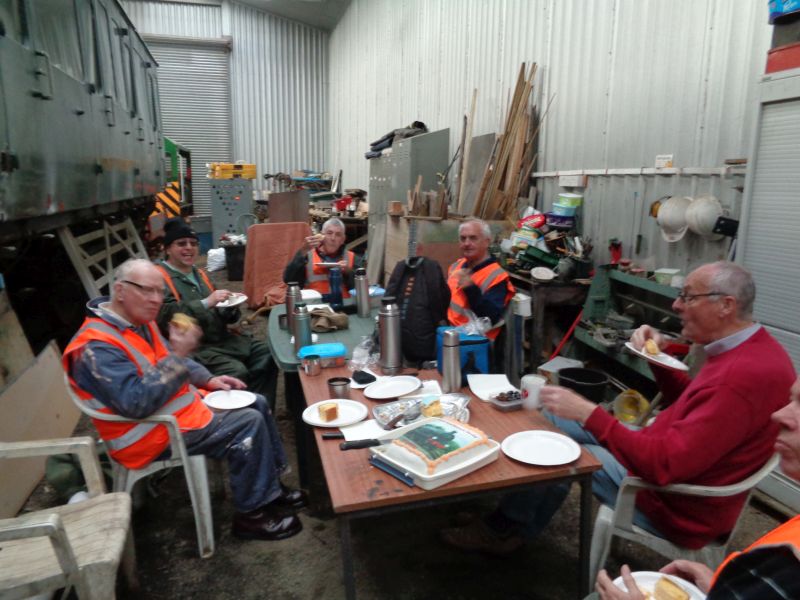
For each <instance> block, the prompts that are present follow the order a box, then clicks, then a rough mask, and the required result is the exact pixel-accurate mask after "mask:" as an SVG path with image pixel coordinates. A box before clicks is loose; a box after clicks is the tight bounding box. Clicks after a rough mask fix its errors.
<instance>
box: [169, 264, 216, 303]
mask: <svg viewBox="0 0 800 600" xmlns="http://www.w3.org/2000/svg"><path fill="white" fill-rule="evenodd" d="M153 266H154V267H155V268H156V269H158V270H159V271H161V276H162V277H163V278H164V283H166V284H167V287H168V288H169V289H170V291H171V292H172V296H173V297H174V298H175V300H177V301H178V302H180V300H181V295H180V294H179V293H178V289H177V288H176V287H175V284H174V283H173V282H172V276H171V275H170V274H169V271H168V270H167V269H166V268H165V267H163V266H162V265H153ZM197 272H198V273H200V277H201V278H202V280H203V283H205V284H206V287H207V288H208V289H209V290H210V291H212V292H213V291H214V290H215V289H216V288H215V287H214V284H212V283H211V280H210V279H209V278H208V275H206V272H205V271H204V270H203V269H197Z"/></svg>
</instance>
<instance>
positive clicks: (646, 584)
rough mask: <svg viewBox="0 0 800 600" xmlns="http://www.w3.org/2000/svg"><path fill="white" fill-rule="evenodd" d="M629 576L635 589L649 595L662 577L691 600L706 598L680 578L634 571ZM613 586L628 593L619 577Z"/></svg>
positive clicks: (653, 572)
mask: <svg viewBox="0 0 800 600" xmlns="http://www.w3.org/2000/svg"><path fill="white" fill-rule="evenodd" d="M631 576H632V577H633V580H634V581H635V582H636V587H638V588H639V589H640V590H641V591H643V592H648V593H650V594H652V593H653V590H654V589H655V587H656V583H657V582H658V580H659V579H661V578H662V577H666V578H667V579H669V580H670V581H672V582H673V583H674V584H675V585H679V586H681V588H683V591H685V592H686V593H687V594H689V598H691V600H704V599H705V597H706V595H705V594H704V593H703V592H701V591H700V590H699V589H697V588H696V587H695V586H694V584H692V583H690V582H688V581H686V580H685V579H681V578H680V577H675V576H674V575H664V573H656V572H655V571H635V572H633V573H631ZM614 585H615V586H617V587H618V588H619V589H621V590H624V591H626V592H627V591H628V588H626V587H625V583H624V582H623V581H622V576H621V575H620V576H619V577H617V578H616V579H615V580H614Z"/></svg>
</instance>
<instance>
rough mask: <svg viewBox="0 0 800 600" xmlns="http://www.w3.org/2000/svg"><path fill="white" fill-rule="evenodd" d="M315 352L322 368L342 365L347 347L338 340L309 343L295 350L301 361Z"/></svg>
mask: <svg viewBox="0 0 800 600" xmlns="http://www.w3.org/2000/svg"><path fill="white" fill-rule="evenodd" d="M314 354H316V355H317V356H319V359H320V360H319V362H320V366H322V368H323V369H325V368H328V367H343V366H344V363H345V356H346V355H347V348H346V347H345V345H344V344H340V343H338V342H335V343H332V344H311V345H310V346H303V347H302V348H300V350H298V351H297V358H299V359H300V360H301V361H302V360H303V359H304V358H307V357H308V356H311V355H314Z"/></svg>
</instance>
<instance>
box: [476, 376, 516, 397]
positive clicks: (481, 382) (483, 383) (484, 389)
mask: <svg viewBox="0 0 800 600" xmlns="http://www.w3.org/2000/svg"><path fill="white" fill-rule="evenodd" d="M467 385H469V389H471V390H472V393H473V394H475V395H476V396H477V397H478V398H480V399H481V400H483V401H484V402H489V399H490V398H491V396H492V394H496V393H497V392H507V391H508V390H514V389H516V388H515V387H514V386H513V385H511V382H510V381H509V380H508V377H506V376H505V375H474V374H470V375H467Z"/></svg>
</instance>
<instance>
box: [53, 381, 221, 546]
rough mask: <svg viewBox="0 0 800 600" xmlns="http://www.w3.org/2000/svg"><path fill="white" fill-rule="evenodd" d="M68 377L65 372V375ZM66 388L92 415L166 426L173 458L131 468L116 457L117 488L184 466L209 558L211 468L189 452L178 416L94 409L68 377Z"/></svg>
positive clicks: (128, 489) (199, 536)
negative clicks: (136, 415)
mask: <svg viewBox="0 0 800 600" xmlns="http://www.w3.org/2000/svg"><path fill="white" fill-rule="evenodd" d="M64 377H65V380H66V375H65V376H64ZM66 384H67V389H68V390H69V394H70V397H71V398H72V401H73V402H74V403H75V405H76V406H77V407H78V408H79V409H80V410H81V412H82V413H84V414H86V415H88V416H90V417H91V418H93V419H99V420H101V421H111V422H115V423H158V424H159V425H163V426H164V427H166V428H167V432H168V433H169V443H170V449H171V453H170V458H167V459H164V460H154V461H153V462H151V463H150V464H149V465H147V466H146V467H144V468H142V469H128V468H127V467H125V466H123V465H121V464H119V463H118V462H116V461H115V460H114V459H113V458H112V459H111V464H112V465H113V473H114V474H113V477H114V491H115V492H123V491H124V492H128V493H130V492H131V490H133V486H134V485H135V484H136V482H137V481H139V480H140V479H143V478H144V477H147V476H148V475H152V474H153V473H156V472H157V471H161V470H163V469H169V468H172V467H181V466H182V467H183V473H184V475H185V477H186V485H187V487H188V488H189V496H190V498H191V500H192V510H193V511H194V521H195V526H196V528H197V545H198V549H199V552H200V557H201V558H209V557H210V556H211V555H212V554H214V521H213V515H212V512H211V495H210V493H209V488H208V470H207V466H206V457H205V456H203V455H202V454H201V455H197V456H190V455H189V453H188V452H187V450H186V443H185V442H184V441H183V436H182V435H181V429H180V426H179V425H178V420H177V419H176V418H175V417H174V416H172V415H151V416H149V417H145V418H144V419H128V418H127V417H122V416H119V415H109V414H106V413H102V412H100V411H97V410H94V409H93V408H90V407H89V406H87V404H86V403H85V402H83V401H82V400H81V399H80V398H78V396H77V395H76V394H75V392H74V391H73V390H72V386H71V385H70V384H69V381H68V380H66Z"/></svg>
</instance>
